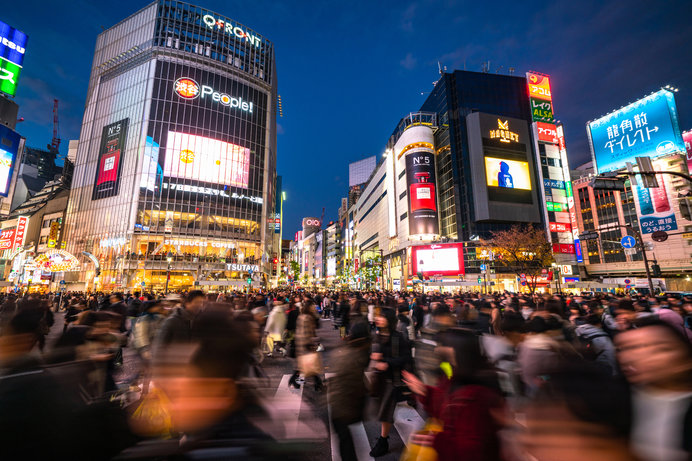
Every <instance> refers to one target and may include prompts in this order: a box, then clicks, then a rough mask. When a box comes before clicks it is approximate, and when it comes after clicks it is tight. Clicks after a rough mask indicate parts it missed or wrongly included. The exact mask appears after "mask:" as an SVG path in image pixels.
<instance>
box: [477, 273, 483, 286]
mask: <svg viewBox="0 0 692 461" xmlns="http://www.w3.org/2000/svg"><path fill="white" fill-rule="evenodd" d="M481 283H483V277H481V276H480V275H479V276H478V284H479V285H480V284H481Z"/></svg>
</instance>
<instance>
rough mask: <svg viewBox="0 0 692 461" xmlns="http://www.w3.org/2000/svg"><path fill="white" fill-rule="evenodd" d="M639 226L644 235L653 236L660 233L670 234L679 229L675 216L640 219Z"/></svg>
mask: <svg viewBox="0 0 692 461" xmlns="http://www.w3.org/2000/svg"><path fill="white" fill-rule="evenodd" d="M639 224H640V229H641V230H642V234H653V233H654V232H658V231H665V232H670V231H673V230H676V229H677V228H678V223H677V221H676V220H675V215H674V214H671V215H670V216H665V217H662V218H657V217H655V216H652V217H644V218H639Z"/></svg>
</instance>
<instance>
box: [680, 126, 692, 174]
mask: <svg viewBox="0 0 692 461" xmlns="http://www.w3.org/2000/svg"><path fill="white" fill-rule="evenodd" d="M682 141H683V142H684V143H685V152H686V154H687V172H688V173H689V172H692V131H685V132H684V133H683V134H682Z"/></svg>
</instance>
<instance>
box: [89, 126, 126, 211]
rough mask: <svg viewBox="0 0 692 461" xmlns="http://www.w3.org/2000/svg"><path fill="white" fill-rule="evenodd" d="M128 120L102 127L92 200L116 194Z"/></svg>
mask: <svg viewBox="0 0 692 461" xmlns="http://www.w3.org/2000/svg"><path fill="white" fill-rule="evenodd" d="M129 121H130V119H129V118H126V119H123V120H120V121H117V122H115V123H111V124H110V125H106V126H104V127H103V132H102V133H101V145H100V147H99V158H98V164H97V167H96V179H95V181H94V191H93V193H92V195H91V199H92V200H98V199H102V198H107V197H114V196H116V195H118V187H119V186H120V171H121V170H122V163H123V158H122V156H123V153H124V151H125V140H126V139H127V126H128V123H129Z"/></svg>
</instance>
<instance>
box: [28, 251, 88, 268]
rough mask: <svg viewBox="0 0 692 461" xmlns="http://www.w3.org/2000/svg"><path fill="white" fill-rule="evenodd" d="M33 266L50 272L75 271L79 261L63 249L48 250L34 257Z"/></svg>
mask: <svg viewBox="0 0 692 461" xmlns="http://www.w3.org/2000/svg"><path fill="white" fill-rule="evenodd" d="M34 266H35V267H37V268H40V269H42V270H44V271H50V272H62V271H75V270H78V269H79V261H78V260H77V258H75V257H74V256H73V255H72V254H70V253H68V252H67V251H65V250H48V251H46V252H45V253H43V254H40V255H38V256H37V257H36V259H34Z"/></svg>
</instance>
